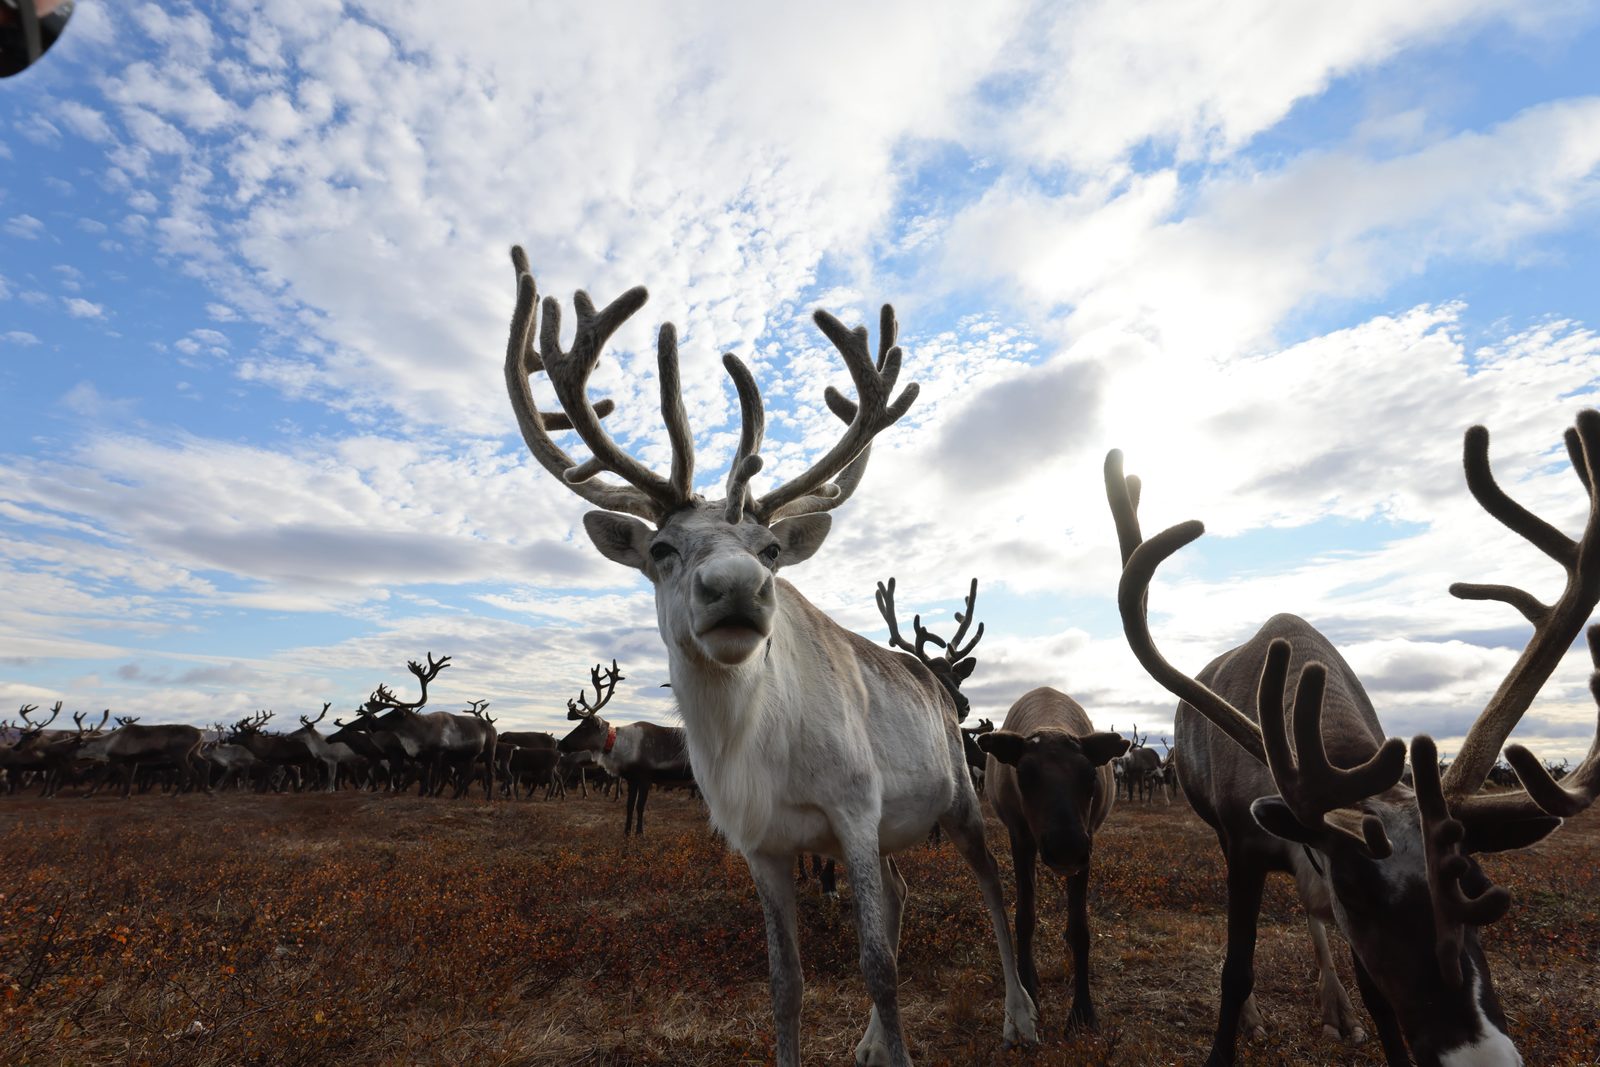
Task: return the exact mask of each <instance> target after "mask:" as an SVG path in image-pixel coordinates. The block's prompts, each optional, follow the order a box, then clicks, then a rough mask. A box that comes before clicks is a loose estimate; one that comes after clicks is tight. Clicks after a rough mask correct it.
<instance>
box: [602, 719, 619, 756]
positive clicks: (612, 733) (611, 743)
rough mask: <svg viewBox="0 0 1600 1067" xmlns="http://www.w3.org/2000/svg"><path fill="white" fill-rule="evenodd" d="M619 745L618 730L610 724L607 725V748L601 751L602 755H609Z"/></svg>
mask: <svg viewBox="0 0 1600 1067" xmlns="http://www.w3.org/2000/svg"><path fill="white" fill-rule="evenodd" d="M616 743H617V728H616V727H615V726H612V725H611V724H610V723H607V724H606V747H605V748H602V749H601V750H600V752H601V754H602V755H604V754H607V753H609V752H610V751H611V750H612V748H614V747H615V746H616Z"/></svg>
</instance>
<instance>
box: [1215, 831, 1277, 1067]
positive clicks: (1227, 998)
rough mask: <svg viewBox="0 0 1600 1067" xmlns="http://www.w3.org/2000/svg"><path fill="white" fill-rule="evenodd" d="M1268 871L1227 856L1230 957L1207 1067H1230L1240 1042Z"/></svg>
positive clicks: (1248, 859) (1245, 858) (1246, 859)
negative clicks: (1240, 1016) (1241, 1018)
mask: <svg viewBox="0 0 1600 1067" xmlns="http://www.w3.org/2000/svg"><path fill="white" fill-rule="evenodd" d="M1266 881H1267V871H1266V868H1265V867H1263V866H1262V865H1261V863H1260V862H1259V861H1257V860H1255V859H1253V858H1251V857H1248V856H1245V855H1242V854H1240V853H1235V852H1230V853H1229V854H1228V955H1227V958H1226V960H1224V961H1223V964H1222V1007H1221V1010H1220V1011H1219V1013H1218V1017H1217V1033H1216V1037H1215V1038H1213V1040H1212V1043H1211V1055H1210V1056H1209V1057H1207V1059H1206V1064H1207V1067H1229V1065H1231V1064H1232V1063H1233V1062H1234V1056H1235V1045H1236V1044H1237V1042H1238V1038H1239V1015H1240V1013H1241V1012H1242V1011H1243V1010H1244V1007H1245V1002H1246V1001H1247V1000H1248V999H1250V995H1251V990H1252V989H1253V988H1254V986H1255V977H1256V976H1255V954H1256V922H1257V920H1258V919H1259V918H1260V915H1261V893H1262V890H1263V889H1265V888H1266Z"/></svg>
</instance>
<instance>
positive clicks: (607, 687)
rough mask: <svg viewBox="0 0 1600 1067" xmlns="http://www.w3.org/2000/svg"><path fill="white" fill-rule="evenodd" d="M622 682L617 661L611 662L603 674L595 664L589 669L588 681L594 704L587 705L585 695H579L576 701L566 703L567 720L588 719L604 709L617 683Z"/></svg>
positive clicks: (621, 674)
mask: <svg viewBox="0 0 1600 1067" xmlns="http://www.w3.org/2000/svg"><path fill="white" fill-rule="evenodd" d="M623 680H624V675H623V673H622V671H621V670H620V669H619V668H618V667H617V661H616V660H612V661H611V666H610V668H609V669H607V670H606V671H604V672H603V673H602V672H601V670H600V664H598V663H596V664H595V665H594V666H593V667H591V668H590V669H589V681H590V683H591V684H592V685H593V686H594V695H595V702H594V703H593V704H590V703H589V696H588V694H587V693H579V694H578V699H577V700H569V701H567V718H569V719H588V718H592V717H593V716H594V714H595V713H596V712H598V711H599V710H600V709H601V708H603V707H605V706H606V704H608V703H609V702H610V700H611V697H612V694H614V693H615V692H616V691H617V683H618V682H620V681H623Z"/></svg>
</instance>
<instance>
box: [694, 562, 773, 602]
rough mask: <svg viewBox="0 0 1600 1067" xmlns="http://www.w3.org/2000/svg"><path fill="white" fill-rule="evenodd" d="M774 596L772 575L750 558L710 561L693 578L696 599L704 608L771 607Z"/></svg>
mask: <svg viewBox="0 0 1600 1067" xmlns="http://www.w3.org/2000/svg"><path fill="white" fill-rule="evenodd" d="M773 593H774V585H773V580H772V572H771V571H769V570H767V569H766V568H765V567H763V566H762V565H761V564H759V563H757V562H756V561H755V559H754V557H751V556H724V557H721V558H718V559H713V560H708V561H707V562H706V563H705V564H703V565H702V566H701V567H700V569H699V570H698V571H696V572H695V576H694V599H695V602H696V603H697V604H699V605H700V606H702V607H716V606H717V605H719V604H722V603H724V602H727V603H729V604H739V605H741V606H749V607H770V606H771V605H772V603H773Z"/></svg>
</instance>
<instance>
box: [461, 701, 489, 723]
mask: <svg viewBox="0 0 1600 1067" xmlns="http://www.w3.org/2000/svg"><path fill="white" fill-rule="evenodd" d="M488 706H489V702H488V701H487V700H469V701H467V713H468V714H469V715H471V716H473V717H474V718H478V719H482V720H483V721H484V722H487V723H493V722H494V720H493V719H491V718H489V716H488V715H486V714H485V713H484V709H485V708H487V707H488Z"/></svg>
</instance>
